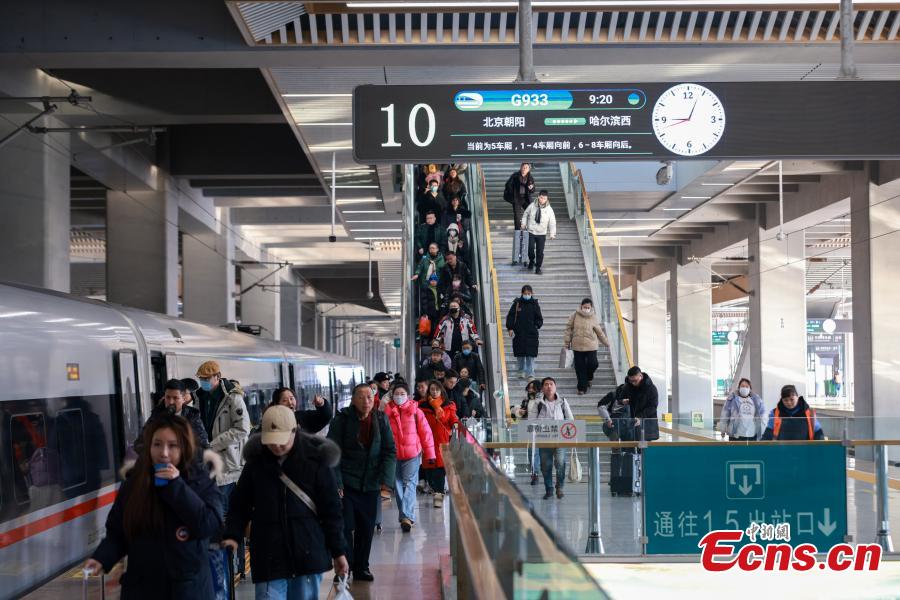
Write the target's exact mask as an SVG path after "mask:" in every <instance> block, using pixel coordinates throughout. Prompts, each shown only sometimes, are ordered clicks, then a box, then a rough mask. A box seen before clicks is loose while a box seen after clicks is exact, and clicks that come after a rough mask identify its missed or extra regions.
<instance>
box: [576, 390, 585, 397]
mask: <svg viewBox="0 0 900 600" xmlns="http://www.w3.org/2000/svg"><path fill="white" fill-rule="evenodd" d="M586 393H587V392H585V391H583V390H578V395H579V396H584V395H585V394H586Z"/></svg>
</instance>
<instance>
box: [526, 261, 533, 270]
mask: <svg viewBox="0 0 900 600" xmlns="http://www.w3.org/2000/svg"><path fill="white" fill-rule="evenodd" d="M525 268H526V269H528V270H529V271H530V270H531V269H533V268H534V263H533V262H529V263H528V264H527V265H525Z"/></svg>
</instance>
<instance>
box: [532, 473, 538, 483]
mask: <svg viewBox="0 0 900 600" xmlns="http://www.w3.org/2000/svg"><path fill="white" fill-rule="evenodd" d="M537 482H538V476H537V473H532V474H531V485H537Z"/></svg>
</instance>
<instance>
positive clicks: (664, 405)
mask: <svg viewBox="0 0 900 600" xmlns="http://www.w3.org/2000/svg"><path fill="white" fill-rule="evenodd" d="M668 285H669V274H668V273H663V274H661V275H657V276H656V277H653V278H652V279H648V280H647V281H638V282H637V283H636V285H635V286H634V289H635V290H636V296H637V302H636V303H635V304H636V305H637V309H636V311H635V321H634V322H635V338H636V340H635V348H636V349H637V352H635V358H634V361H635V364H636V365H639V366H640V367H641V369H643V371H644V372H645V373H647V374H648V375H649V376H650V378H651V379H652V380H653V383H654V384H655V385H656V390H657V392H659V412H660V414H662V413H665V412H669V397H668V393H667V391H666V380H667V377H668V373H667V369H666V314H667V307H666V287H667V286H668Z"/></svg>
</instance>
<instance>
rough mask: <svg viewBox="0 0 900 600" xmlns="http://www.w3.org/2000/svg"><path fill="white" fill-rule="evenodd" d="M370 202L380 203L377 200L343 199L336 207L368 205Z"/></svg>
mask: <svg viewBox="0 0 900 600" xmlns="http://www.w3.org/2000/svg"><path fill="white" fill-rule="evenodd" d="M370 202H381V200H379V199H378V198H345V199H344V200H338V201H337V204H338V206H343V205H345V204H368V203H370Z"/></svg>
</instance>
